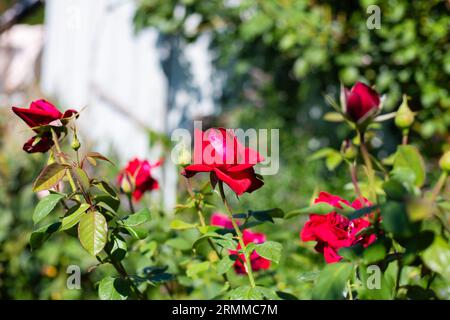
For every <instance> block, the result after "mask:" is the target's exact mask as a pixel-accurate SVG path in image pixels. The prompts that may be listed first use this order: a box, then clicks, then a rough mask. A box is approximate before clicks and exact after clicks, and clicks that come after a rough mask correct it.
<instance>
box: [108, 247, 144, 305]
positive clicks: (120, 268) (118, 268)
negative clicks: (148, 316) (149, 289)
mask: <svg viewBox="0 0 450 320" xmlns="http://www.w3.org/2000/svg"><path fill="white" fill-rule="evenodd" d="M105 252H106V254H107V255H108V258H109V261H110V263H111V265H112V266H113V267H114V269H116V271H117V272H118V273H119V274H120V275H121V276H122V277H123V278H124V279H125V280H127V281H128V283H129V284H130V286H131V288H132V289H133V292H134V293H135V294H136V295H137V297H138V298H139V299H140V300H147V298H146V297H145V296H144V295H143V294H142V292H141V291H140V290H139V289H138V287H137V286H136V284H135V283H134V281H133V279H131V277H130V275H129V274H128V272H127V271H126V270H125V267H124V266H123V264H122V263H121V262H120V261H119V262H116V261H114V259H113V257H112V256H111V253H110V252H109V251H107V250H105Z"/></svg>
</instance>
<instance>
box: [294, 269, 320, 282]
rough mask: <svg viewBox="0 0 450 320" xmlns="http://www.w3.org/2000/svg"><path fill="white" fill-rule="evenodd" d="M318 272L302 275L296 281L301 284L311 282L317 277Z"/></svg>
mask: <svg viewBox="0 0 450 320" xmlns="http://www.w3.org/2000/svg"><path fill="white" fill-rule="evenodd" d="M319 274H320V271H310V272H304V273H302V274H301V275H300V276H299V277H298V279H299V280H300V281H302V282H313V281H316V279H317V278H318V277H319Z"/></svg>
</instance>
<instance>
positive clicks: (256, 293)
mask: <svg viewBox="0 0 450 320" xmlns="http://www.w3.org/2000/svg"><path fill="white" fill-rule="evenodd" d="M262 298H263V294H262V293H261V290H258V289H256V288H252V287H250V286H242V287H237V288H236V289H233V290H231V291H230V300H262Z"/></svg>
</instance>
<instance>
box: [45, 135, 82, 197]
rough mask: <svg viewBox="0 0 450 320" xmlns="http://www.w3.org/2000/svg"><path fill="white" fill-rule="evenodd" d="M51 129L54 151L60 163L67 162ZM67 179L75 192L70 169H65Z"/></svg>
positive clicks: (75, 188)
mask: <svg viewBox="0 0 450 320" xmlns="http://www.w3.org/2000/svg"><path fill="white" fill-rule="evenodd" d="M51 131H52V138H53V142H54V143H55V148H56V151H57V152H58V154H59V159H60V161H61V163H62V164H67V161H66V159H64V156H63V155H62V154H61V153H62V151H61V146H60V145H59V141H58V136H57V135H56V133H55V131H54V130H53V129H51ZM67 179H68V180H69V184H70V186H71V187H72V191H73V192H76V191H77V187H76V185H75V181H74V180H73V177H72V174H71V173H70V170H68V171H67ZM76 197H77V199H79V197H78V196H76Z"/></svg>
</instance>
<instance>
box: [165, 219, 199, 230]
mask: <svg viewBox="0 0 450 320" xmlns="http://www.w3.org/2000/svg"><path fill="white" fill-rule="evenodd" d="M196 227H197V225H196V224H192V223H187V222H184V221H182V220H173V221H172V222H171V223H170V228H171V229H175V230H185V229H193V228H196Z"/></svg>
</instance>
